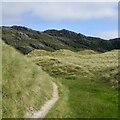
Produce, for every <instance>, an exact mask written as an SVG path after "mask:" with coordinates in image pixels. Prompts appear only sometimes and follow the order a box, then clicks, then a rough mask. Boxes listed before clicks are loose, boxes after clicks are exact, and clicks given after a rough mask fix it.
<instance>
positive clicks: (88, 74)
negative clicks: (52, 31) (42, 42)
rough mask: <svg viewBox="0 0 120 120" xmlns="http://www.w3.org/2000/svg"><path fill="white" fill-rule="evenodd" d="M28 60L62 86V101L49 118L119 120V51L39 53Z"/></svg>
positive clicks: (57, 104) (60, 89)
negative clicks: (110, 119) (112, 119)
mask: <svg viewBox="0 0 120 120" xmlns="http://www.w3.org/2000/svg"><path fill="white" fill-rule="evenodd" d="M44 53H45V54H44ZM28 57H30V58H31V59H32V61H33V62H35V63H36V64H37V65H39V66H41V67H42V69H43V70H45V71H47V72H48V73H49V74H50V75H51V76H53V77H55V82H56V84H58V86H59V92H60V93H59V95H60V99H59V100H58V102H57V103H56V105H55V106H54V107H53V108H52V110H51V111H50V112H49V113H48V115H47V117H48V118H117V117H118V79H117V76H118V50H113V51H109V52H106V53H96V52H94V51H91V50H90V51H89V50H85V51H81V52H72V51H69V50H58V51H55V52H47V51H41V50H40V51H38V50H37V51H36V50H35V51H32V52H31V53H30V54H29V55H28Z"/></svg>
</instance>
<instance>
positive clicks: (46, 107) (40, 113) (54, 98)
mask: <svg viewBox="0 0 120 120" xmlns="http://www.w3.org/2000/svg"><path fill="white" fill-rule="evenodd" d="M52 84H53V94H52V98H51V99H50V100H48V101H46V103H45V104H44V105H43V106H42V107H41V109H40V110H39V111H36V112H34V113H32V115H30V114H29V113H28V114H27V115H26V118H44V117H45V116H46V115H47V113H48V112H49V110H50V109H51V108H52V107H53V106H54V104H55V103H56V101H57V100H58V98H59V96H58V87H57V85H56V84H55V83H54V82H53V83H52Z"/></svg>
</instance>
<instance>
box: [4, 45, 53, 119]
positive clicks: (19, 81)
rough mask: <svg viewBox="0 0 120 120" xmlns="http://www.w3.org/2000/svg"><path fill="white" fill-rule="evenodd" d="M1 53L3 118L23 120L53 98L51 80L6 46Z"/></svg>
mask: <svg viewBox="0 0 120 120" xmlns="http://www.w3.org/2000/svg"><path fill="white" fill-rule="evenodd" d="M2 51H3V53H2V61H3V63H2V76H3V78H2V91H3V94H2V95H3V104H2V110H3V111H2V117H3V118H11V117H12V118H19V117H20V118H23V117H24V115H25V114H26V112H28V111H32V110H38V109H39V108H40V107H41V106H42V104H43V103H44V102H45V101H46V100H48V99H50V98H51V97H52V83H51V79H52V78H51V77H50V76H49V75H48V74H46V73H45V72H43V71H42V70H41V68H40V67H38V66H36V65H34V64H33V63H32V62H30V61H29V60H28V59H27V58H26V57H25V56H23V55H22V54H20V53H19V52H18V51H16V50H15V49H13V48H12V47H10V46H8V45H6V44H5V43H2Z"/></svg>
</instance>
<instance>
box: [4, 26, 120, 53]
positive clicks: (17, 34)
mask: <svg viewBox="0 0 120 120" xmlns="http://www.w3.org/2000/svg"><path fill="white" fill-rule="evenodd" d="M2 39H3V40H4V41H5V42H6V43H7V44H9V45H12V46H13V47H15V48H16V49H18V50H20V51H21V52H22V53H24V54H27V53H29V52H31V51H32V50H34V49H43V50H47V51H55V50H59V49H69V50H72V51H79V50H83V49H90V50H94V51H99V52H106V51H110V50H113V49H120V38H115V39H110V40H104V39H101V38H97V37H89V36H85V35H83V34H80V33H75V32H72V31H69V30H65V29H62V30H46V31H44V32H40V31H36V30H32V29H29V28H26V27H23V26H12V27H5V26H3V27H2Z"/></svg>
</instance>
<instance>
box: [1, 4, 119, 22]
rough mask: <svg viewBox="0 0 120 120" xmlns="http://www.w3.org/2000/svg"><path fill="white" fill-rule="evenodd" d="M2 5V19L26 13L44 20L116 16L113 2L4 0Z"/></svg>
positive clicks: (20, 17) (20, 16)
mask: <svg viewBox="0 0 120 120" xmlns="http://www.w3.org/2000/svg"><path fill="white" fill-rule="evenodd" d="M2 7H3V21H4V20H6V19H7V20H8V19H9V20H12V19H13V18H15V19H16V18H19V19H22V16H23V15H25V14H27V13H31V15H32V16H33V17H39V18H42V19H44V20H91V19H100V18H106V17H117V8H116V7H115V4H114V3H92V2H91V3H85V2H82V3H80V2H79V3H75V2H74V3H72V2H66V3H65V2H63V3H62V2H60V3H54V2H51V3H42V2H41V3H40V2H38V3H36V2H33V3H31V2H29V3H27V2H12V3H7V2H4V3H3V6H2Z"/></svg>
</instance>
